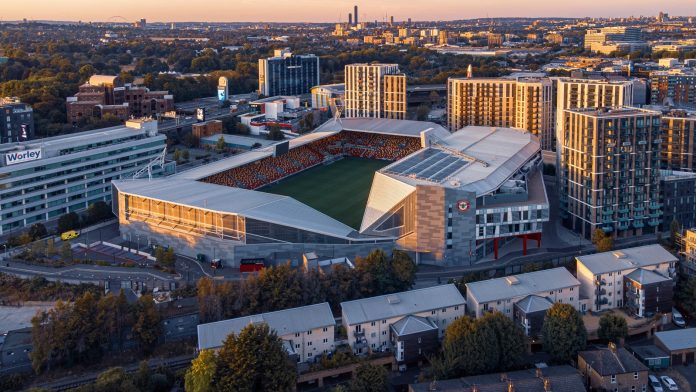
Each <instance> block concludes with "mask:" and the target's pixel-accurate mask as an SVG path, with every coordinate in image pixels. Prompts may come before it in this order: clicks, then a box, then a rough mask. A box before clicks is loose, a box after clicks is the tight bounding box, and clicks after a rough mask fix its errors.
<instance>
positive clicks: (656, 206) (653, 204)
mask: <svg viewBox="0 0 696 392" xmlns="http://www.w3.org/2000/svg"><path fill="white" fill-rule="evenodd" d="M649 207H650V209H651V210H659V209H660V208H662V204H660V203H656V202H651V203H650V206H649Z"/></svg>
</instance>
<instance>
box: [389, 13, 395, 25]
mask: <svg viewBox="0 0 696 392" xmlns="http://www.w3.org/2000/svg"><path fill="white" fill-rule="evenodd" d="M389 26H394V15H392V16H391V19H390V20H389Z"/></svg>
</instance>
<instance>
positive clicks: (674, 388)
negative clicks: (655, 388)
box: [660, 376, 679, 391]
mask: <svg viewBox="0 0 696 392" xmlns="http://www.w3.org/2000/svg"><path fill="white" fill-rule="evenodd" d="M660 380H662V383H663V384H665V386H666V387H667V389H669V390H670V391H678V390H679V387H678V386H677V383H676V382H674V380H672V378H671V377H669V376H662V377H660Z"/></svg>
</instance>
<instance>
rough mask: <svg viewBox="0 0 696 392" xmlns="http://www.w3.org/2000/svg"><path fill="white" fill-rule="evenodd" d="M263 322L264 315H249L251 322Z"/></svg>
mask: <svg viewBox="0 0 696 392" xmlns="http://www.w3.org/2000/svg"><path fill="white" fill-rule="evenodd" d="M263 322H264V321H263V316H262V315H260V314H255V315H253V316H250V317H249V324H261V323H263Z"/></svg>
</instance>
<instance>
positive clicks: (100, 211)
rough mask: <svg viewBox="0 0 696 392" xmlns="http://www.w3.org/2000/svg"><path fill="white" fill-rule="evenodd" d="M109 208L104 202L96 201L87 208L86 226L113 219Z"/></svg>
mask: <svg viewBox="0 0 696 392" xmlns="http://www.w3.org/2000/svg"><path fill="white" fill-rule="evenodd" d="M113 216H114V215H113V213H112V212H111V207H109V205H108V204H106V202H103V201H97V202H94V203H92V204H90V205H89V207H87V215H86V219H85V220H86V222H87V224H93V223H97V222H100V221H103V220H106V219H109V218H113Z"/></svg>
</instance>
